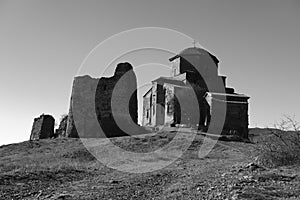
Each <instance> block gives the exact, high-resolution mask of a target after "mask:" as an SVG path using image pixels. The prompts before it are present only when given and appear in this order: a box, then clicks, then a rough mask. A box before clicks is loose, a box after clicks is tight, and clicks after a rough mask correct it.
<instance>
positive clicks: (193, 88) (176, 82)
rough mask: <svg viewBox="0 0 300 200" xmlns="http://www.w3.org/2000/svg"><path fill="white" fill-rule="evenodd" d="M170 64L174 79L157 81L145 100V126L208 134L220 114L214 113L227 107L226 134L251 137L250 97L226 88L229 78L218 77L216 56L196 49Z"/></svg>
mask: <svg viewBox="0 0 300 200" xmlns="http://www.w3.org/2000/svg"><path fill="white" fill-rule="evenodd" d="M169 61H170V63H171V66H172V72H171V76H170V77H159V78H157V79H155V80H153V81H152V87H151V88H150V89H149V90H148V91H147V92H146V93H145V94H144V96H143V118H142V125H143V126H150V127H156V126H174V127H175V126H186V127H194V128H197V129H199V130H202V131H207V130H208V127H209V125H210V122H211V119H212V116H213V115H214V114H216V113H217V112H214V110H216V109H218V107H219V106H220V105H223V106H225V107H226V114H225V115H226V117H225V123H224V126H223V132H222V134H238V135H240V136H242V137H244V138H247V137H248V121H249V119H248V100H249V97H248V96H246V95H243V94H238V93H236V92H235V90H234V89H233V88H230V87H227V86H226V76H220V75H219V74H218V65H219V60H218V59H217V57H216V56H214V55H212V54H211V53H209V52H208V51H207V50H205V49H202V48H197V47H192V48H187V49H184V50H183V51H181V52H180V53H179V54H178V55H176V56H174V57H172V58H170V59H169ZM218 80H219V81H220V83H219V85H218V84H217V82H218ZM220 85H221V86H222V87H220ZM215 86H218V87H215ZM220 88H221V89H220ZM216 115H217V114H216Z"/></svg>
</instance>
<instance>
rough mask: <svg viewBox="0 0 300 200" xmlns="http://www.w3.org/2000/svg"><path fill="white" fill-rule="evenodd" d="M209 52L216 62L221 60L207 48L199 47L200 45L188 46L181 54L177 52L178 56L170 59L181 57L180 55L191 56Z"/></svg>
mask: <svg viewBox="0 0 300 200" xmlns="http://www.w3.org/2000/svg"><path fill="white" fill-rule="evenodd" d="M207 53H208V54H209V55H210V57H211V58H212V59H213V60H214V62H215V63H216V64H218V63H219V60H218V58H217V57H216V56H214V55H213V54H211V53H209V52H208V51H207V50H205V49H202V48H199V47H189V48H186V49H184V50H182V51H181V52H180V53H179V54H177V55H176V56H174V57H172V58H170V59H169V60H170V61H173V60H175V59H176V58H179V57H183V56H188V55H189V56H190V55H205V54H207Z"/></svg>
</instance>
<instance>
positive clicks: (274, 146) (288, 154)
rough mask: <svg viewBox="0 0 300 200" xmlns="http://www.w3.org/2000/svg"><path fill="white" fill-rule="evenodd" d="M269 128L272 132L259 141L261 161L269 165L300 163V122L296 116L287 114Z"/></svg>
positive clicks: (259, 157)
mask: <svg viewBox="0 0 300 200" xmlns="http://www.w3.org/2000/svg"><path fill="white" fill-rule="evenodd" d="M268 130H269V133H270V134H269V135H267V136H266V137H264V139H263V140H262V141H260V142H259V143H260V145H259V150H260V154H259V156H258V159H259V162H260V163H261V164H263V165H265V166H269V167H276V166H283V165H293V164H299V163H300V124H299V122H297V121H296V120H295V117H290V116H287V115H286V116H284V118H283V119H282V120H281V121H280V122H277V123H276V124H275V125H274V128H268Z"/></svg>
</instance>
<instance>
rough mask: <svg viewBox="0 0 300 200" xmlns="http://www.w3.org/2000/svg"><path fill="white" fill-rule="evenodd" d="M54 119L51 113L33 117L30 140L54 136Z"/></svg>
mask: <svg viewBox="0 0 300 200" xmlns="http://www.w3.org/2000/svg"><path fill="white" fill-rule="evenodd" d="M54 125H55V119H54V118H53V117H52V116H51V115H44V114H42V115H41V116H39V117H38V118H35V119H34V122H33V125H32V130H31V135H30V140H38V139H47V138H52V137H54Z"/></svg>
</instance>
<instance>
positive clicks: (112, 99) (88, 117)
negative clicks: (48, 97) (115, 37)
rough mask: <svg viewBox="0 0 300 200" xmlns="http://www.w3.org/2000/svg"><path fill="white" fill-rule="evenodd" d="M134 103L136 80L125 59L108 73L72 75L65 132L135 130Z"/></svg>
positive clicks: (101, 133)
mask: <svg viewBox="0 0 300 200" xmlns="http://www.w3.org/2000/svg"><path fill="white" fill-rule="evenodd" d="M137 105H138V104H137V81H136V76H135V73H134V71H133V68H132V66H131V64H129V63H119V64H118V65H117V67H116V70H115V73H114V75H113V76H112V77H102V78H100V79H97V78H91V77H90V76H81V77H75V79H74V82H73V88H72V95H71V101H70V109H69V114H68V124H67V130H66V136H67V137H116V136H124V135H127V134H126V133H127V132H129V133H130V134H138V133H137V132H138V131H139V128H138V126H137V120H138V111H137ZM124 129H125V130H124Z"/></svg>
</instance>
